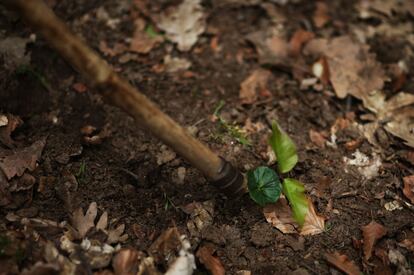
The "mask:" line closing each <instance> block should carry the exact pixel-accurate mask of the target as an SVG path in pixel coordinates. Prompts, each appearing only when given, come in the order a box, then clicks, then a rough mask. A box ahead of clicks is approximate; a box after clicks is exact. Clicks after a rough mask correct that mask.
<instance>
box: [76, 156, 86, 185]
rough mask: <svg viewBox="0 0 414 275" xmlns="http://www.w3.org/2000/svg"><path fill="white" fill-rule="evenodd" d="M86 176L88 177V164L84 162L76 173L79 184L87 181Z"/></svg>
mask: <svg viewBox="0 0 414 275" xmlns="http://www.w3.org/2000/svg"><path fill="white" fill-rule="evenodd" d="M85 175H86V162H85V161H82V162H81V164H80V166H79V170H78V172H77V173H76V179H77V180H78V181H79V182H83V181H84V180H85Z"/></svg>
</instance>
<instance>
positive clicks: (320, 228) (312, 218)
mask: <svg viewBox="0 0 414 275" xmlns="http://www.w3.org/2000/svg"><path fill="white" fill-rule="evenodd" d="M308 208H309V211H308V214H306V217H305V222H304V223H303V226H302V228H301V231H300V234H301V235H316V234H320V233H323V232H324V231H325V218H324V217H322V216H319V215H318V214H317V213H316V210H315V207H314V206H313V203H312V201H311V200H309V199H308Z"/></svg>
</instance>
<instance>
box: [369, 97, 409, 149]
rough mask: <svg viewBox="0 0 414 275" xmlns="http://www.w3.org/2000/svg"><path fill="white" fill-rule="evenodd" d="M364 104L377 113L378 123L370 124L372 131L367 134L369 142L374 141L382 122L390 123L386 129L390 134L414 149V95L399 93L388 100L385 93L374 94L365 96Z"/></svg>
mask: <svg viewBox="0 0 414 275" xmlns="http://www.w3.org/2000/svg"><path fill="white" fill-rule="evenodd" d="M362 102H363V104H364V106H365V108H367V109H368V110H370V111H371V112H373V113H375V116H376V119H377V121H374V122H373V123H371V124H369V125H372V126H369V125H368V127H371V128H372V129H371V130H370V131H369V132H368V129H366V130H367V133H365V134H366V136H367V138H368V140H370V139H371V140H372V139H373V133H374V132H375V130H376V129H377V127H378V126H379V123H380V122H381V121H388V122H387V123H386V124H385V125H384V128H385V130H387V131H388V132H389V133H391V134H392V135H394V136H397V137H399V138H401V139H403V140H404V141H405V144H406V145H408V146H410V147H413V148H414V133H413V132H412V130H411V129H413V128H414V108H413V107H412V105H413V104H414V95H412V94H409V93H403V92H401V93H398V94H397V95H395V96H393V97H392V98H390V99H388V100H386V98H385V94H384V93H383V92H378V91H377V92H373V93H371V94H369V95H368V94H367V95H364V97H363V98H362Z"/></svg>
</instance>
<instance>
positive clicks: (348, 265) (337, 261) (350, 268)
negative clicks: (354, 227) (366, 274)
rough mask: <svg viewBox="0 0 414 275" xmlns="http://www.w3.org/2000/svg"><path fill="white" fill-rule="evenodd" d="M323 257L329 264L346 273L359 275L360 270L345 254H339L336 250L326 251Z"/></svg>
mask: <svg viewBox="0 0 414 275" xmlns="http://www.w3.org/2000/svg"><path fill="white" fill-rule="evenodd" d="M325 258H326V260H327V261H328V263H330V264H331V265H333V266H335V267H336V268H338V269H339V270H341V271H342V272H344V273H346V274H348V275H361V274H362V272H361V270H360V269H359V267H358V266H357V265H356V264H355V263H354V262H353V261H351V260H349V259H348V257H347V256H346V255H341V254H339V253H338V252H334V253H326V254H325Z"/></svg>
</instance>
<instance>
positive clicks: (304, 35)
mask: <svg viewBox="0 0 414 275" xmlns="http://www.w3.org/2000/svg"><path fill="white" fill-rule="evenodd" d="M314 37H315V34H314V33H313V32H309V31H305V30H302V29H299V30H297V31H296V32H295V33H294V34H293V36H292V37H291V38H290V41H289V55H290V56H293V57H297V56H299V55H300V54H301V51H302V47H303V46H304V45H305V44H306V43H307V42H309V41H310V40H312V39H313V38H314Z"/></svg>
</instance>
